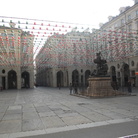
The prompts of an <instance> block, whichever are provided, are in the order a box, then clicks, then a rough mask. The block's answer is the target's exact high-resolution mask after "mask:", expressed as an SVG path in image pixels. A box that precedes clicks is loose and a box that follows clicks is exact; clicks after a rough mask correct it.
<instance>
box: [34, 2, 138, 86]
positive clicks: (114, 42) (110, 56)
mask: <svg viewBox="0 0 138 138" xmlns="http://www.w3.org/2000/svg"><path fill="white" fill-rule="evenodd" d="M98 52H101V54H102V58H104V59H106V60H107V64H108V74H109V75H110V76H111V79H112V81H116V82H117V83H118V85H120V86H127V82H128V80H129V79H130V78H131V79H132V80H133V86H138V76H137V75H136V72H138V1H137V0H135V4H134V5H133V6H132V7H121V8H120V14H119V15H117V16H116V17H112V16H109V21H108V22H107V23H105V24H100V29H93V30H92V33H88V32H85V31H84V32H77V31H72V32H70V33H67V34H66V35H53V36H51V37H50V38H49V39H48V40H47V41H46V43H45V46H44V47H43V48H42V49H41V51H40V52H39V53H38V55H37V57H36V71H37V75H36V83H38V85H43V86H52V87H58V85H61V86H63V87H65V86H69V83H74V82H77V83H78V84H81V85H85V86H87V85H88V82H87V79H88V77H89V75H90V74H91V73H92V72H93V70H94V69H95V64H94V63H93V60H94V59H95V55H96V53H98Z"/></svg>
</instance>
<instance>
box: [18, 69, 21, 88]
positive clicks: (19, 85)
mask: <svg viewBox="0 0 138 138" xmlns="http://www.w3.org/2000/svg"><path fill="white" fill-rule="evenodd" d="M17 89H18V90H20V89H21V73H20V71H18V73H17Z"/></svg>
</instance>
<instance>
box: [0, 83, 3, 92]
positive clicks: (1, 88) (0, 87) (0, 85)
mask: <svg viewBox="0 0 138 138" xmlns="http://www.w3.org/2000/svg"><path fill="white" fill-rule="evenodd" d="M0 90H1V91H2V90H3V87H2V84H1V83H0Z"/></svg>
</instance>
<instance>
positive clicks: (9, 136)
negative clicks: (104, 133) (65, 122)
mask: <svg viewBox="0 0 138 138" xmlns="http://www.w3.org/2000/svg"><path fill="white" fill-rule="evenodd" d="M130 121H134V120H133V119H130V118H125V119H116V120H107V121H101V122H93V123H87V124H80V125H72V126H64V127H58V128H47V129H44V130H35V131H26V132H18V133H9V134H0V138H16V137H18V138H19V137H25V136H34V135H43V134H51V133H57V132H64V131H71V130H76V129H84V128H91V127H97V126H104V125H110V124H117V123H123V122H130Z"/></svg>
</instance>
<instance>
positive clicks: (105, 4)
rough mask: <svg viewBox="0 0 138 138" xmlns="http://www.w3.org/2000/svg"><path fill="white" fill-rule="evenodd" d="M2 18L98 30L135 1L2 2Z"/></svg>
mask: <svg viewBox="0 0 138 138" xmlns="http://www.w3.org/2000/svg"><path fill="white" fill-rule="evenodd" d="M0 5H1V8H0V13H1V15H0V16H10V17H21V18H32V19H42V20H52V21H59V22H60V21H61V22H69V23H80V24H90V25H91V26H92V28H97V26H99V23H105V22H107V21H108V16H116V15H118V14H119V8H120V7H124V6H132V5H134V1H133V0H23V1H21V0H1V2H0Z"/></svg>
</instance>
